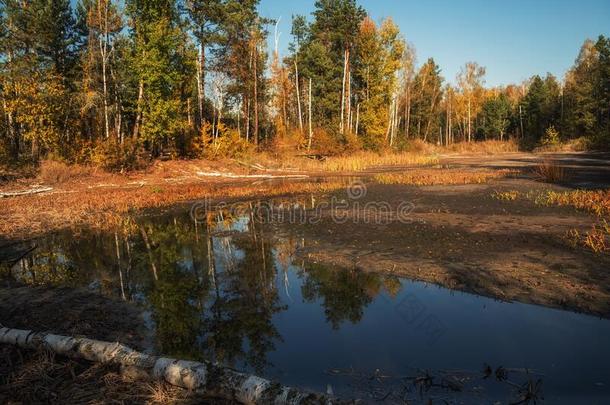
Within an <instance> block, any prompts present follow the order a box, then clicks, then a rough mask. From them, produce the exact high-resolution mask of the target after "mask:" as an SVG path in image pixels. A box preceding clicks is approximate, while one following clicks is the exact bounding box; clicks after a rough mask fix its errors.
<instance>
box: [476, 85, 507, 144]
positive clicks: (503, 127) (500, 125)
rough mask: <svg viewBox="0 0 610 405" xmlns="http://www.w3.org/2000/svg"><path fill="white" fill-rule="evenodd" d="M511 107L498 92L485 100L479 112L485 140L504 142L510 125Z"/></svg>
mask: <svg viewBox="0 0 610 405" xmlns="http://www.w3.org/2000/svg"><path fill="white" fill-rule="evenodd" d="M510 114H511V106H510V101H509V99H508V97H507V96H506V95H505V94H504V93H503V92H500V93H499V94H497V95H493V96H492V97H490V98H488V99H487V100H485V102H484V103H483V107H482V110H481V115H482V117H481V121H482V124H481V129H482V131H483V134H484V136H485V138H486V139H487V138H488V137H492V138H496V137H497V138H498V139H499V140H501V141H502V140H504V137H505V135H506V131H507V130H508V126H509V124H510Z"/></svg>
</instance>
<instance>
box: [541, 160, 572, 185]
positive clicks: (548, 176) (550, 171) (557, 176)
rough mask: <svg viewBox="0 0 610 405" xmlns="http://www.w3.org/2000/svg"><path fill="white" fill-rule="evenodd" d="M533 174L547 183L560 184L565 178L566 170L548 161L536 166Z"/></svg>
mask: <svg viewBox="0 0 610 405" xmlns="http://www.w3.org/2000/svg"><path fill="white" fill-rule="evenodd" d="M534 174H535V175H536V176H537V177H539V178H540V179H541V180H544V181H546V182H547V183H560V182H562V181H564V180H566V178H567V173H566V170H565V169H564V168H563V167H562V166H559V165H558V164H556V163H555V162H553V161H550V160H546V161H544V162H542V163H541V164H539V165H538V166H536V167H535V168H534Z"/></svg>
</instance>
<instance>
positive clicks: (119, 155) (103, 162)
mask: <svg viewBox="0 0 610 405" xmlns="http://www.w3.org/2000/svg"><path fill="white" fill-rule="evenodd" d="M141 155H142V154H141V149H140V145H139V144H138V142H137V141H135V140H132V139H125V140H124V141H123V143H120V142H117V141H116V140H114V139H113V140H107V141H105V142H100V143H98V144H97V145H96V146H95V147H94V148H93V151H92V154H91V163H93V164H94V165H95V166H98V167H101V168H102V169H104V170H107V171H110V172H123V171H128V170H136V169H140V168H142V167H144V166H145V165H146V164H145V159H143V158H142V157H141Z"/></svg>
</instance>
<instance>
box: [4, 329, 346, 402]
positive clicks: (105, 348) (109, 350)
mask: <svg viewBox="0 0 610 405" xmlns="http://www.w3.org/2000/svg"><path fill="white" fill-rule="evenodd" d="M0 344H8V345H14V346H18V347H21V348H23V349H34V350H40V349H43V348H44V349H46V350H49V351H51V352H53V353H56V354H59V355H62V356H66V357H69V358H76V359H84V360H88V361H91V362H95V363H104V364H113V365H118V366H121V369H122V370H123V372H125V373H127V374H129V375H130V376H132V377H136V378H139V379H147V380H160V381H164V382H166V383H169V384H171V385H174V386H177V387H181V388H185V389H188V390H190V391H194V392H197V393H199V394H201V395H208V396H211V397H220V398H224V399H228V400H231V401H237V402H240V403H243V404H252V405H254V404H263V403H269V404H295V405H298V404H331V403H341V402H340V401H337V400H336V399H334V398H331V397H328V396H326V395H323V394H316V393H308V392H304V391H300V390H297V389H295V388H290V387H286V386H282V385H280V384H278V383H273V382H271V381H269V380H266V379H264V378H260V377H257V376H254V375H248V374H244V373H240V372H238V371H235V370H233V369H231V368H226V367H222V366H218V365H214V364H211V363H208V362H204V363H198V362H194V361H185V360H176V359H171V358H165V357H157V356H151V355H148V354H145V353H140V352H136V351H134V350H133V349H131V348H129V347H127V346H125V345H122V344H120V343H116V342H115V343H111V342H103V341H99V340H93V339H87V338H83V337H70V336H62V335H54V334H50V333H40V332H33V331H31V330H21V329H10V328H6V327H2V326H0Z"/></svg>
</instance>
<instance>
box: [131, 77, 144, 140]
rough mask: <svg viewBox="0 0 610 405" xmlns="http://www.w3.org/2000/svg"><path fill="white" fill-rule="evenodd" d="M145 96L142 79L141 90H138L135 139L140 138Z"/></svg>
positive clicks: (134, 128)
mask: <svg viewBox="0 0 610 405" xmlns="http://www.w3.org/2000/svg"><path fill="white" fill-rule="evenodd" d="M143 98H144V81H143V80H142V79H140V84H139V90H138V104H137V109H138V112H137V114H136V122H135V124H134V126H133V139H138V135H139V134H140V122H141V121H142V99H143Z"/></svg>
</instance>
